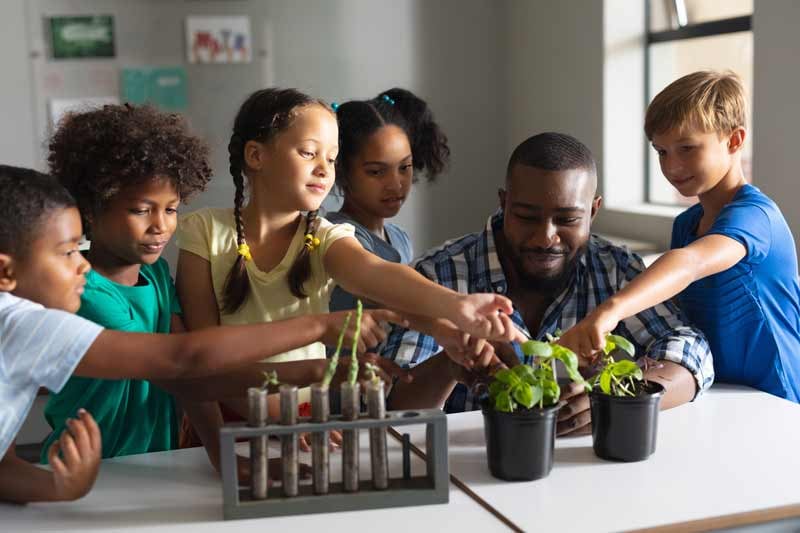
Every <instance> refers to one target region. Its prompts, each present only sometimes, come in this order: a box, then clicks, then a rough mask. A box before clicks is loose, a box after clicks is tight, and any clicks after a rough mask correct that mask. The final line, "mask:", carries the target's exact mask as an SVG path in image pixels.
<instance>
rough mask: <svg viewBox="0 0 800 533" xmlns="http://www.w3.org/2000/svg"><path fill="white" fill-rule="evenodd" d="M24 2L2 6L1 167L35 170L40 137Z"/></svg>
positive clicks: (8, 0) (14, 0) (13, 1)
mask: <svg viewBox="0 0 800 533" xmlns="http://www.w3.org/2000/svg"><path fill="white" fill-rule="evenodd" d="M25 21H26V16H25V2H24V0H6V1H5V2H3V4H2V5H1V6H0V67H2V73H3V75H2V82H0V117H2V119H0V120H1V121H2V122H0V124H2V126H1V127H0V163H2V164H6V165H18V166H32V165H33V164H34V162H35V161H36V155H35V153H36V148H35V146H36V141H35V139H36V136H35V135H34V133H33V132H34V124H33V120H32V116H31V115H32V111H33V98H32V94H31V92H32V91H31V88H32V85H33V84H32V78H31V66H30V65H31V60H30V58H29V51H28V44H27V43H28V36H27V32H26V28H27V25H26V23H25Z"/></svg>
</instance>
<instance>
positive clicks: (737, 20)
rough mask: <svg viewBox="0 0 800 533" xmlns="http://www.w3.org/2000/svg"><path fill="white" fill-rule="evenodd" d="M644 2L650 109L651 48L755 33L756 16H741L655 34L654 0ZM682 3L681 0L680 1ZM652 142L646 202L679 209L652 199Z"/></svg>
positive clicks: (647, 153)
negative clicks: (657, 45)
mask: <svg viewBox="0 0 800 533" xmlns="http://www.w3.org/2000/svg"><path fill="white" fill-rule="evenodd" d="M643 1H644V28H645V44H644V106H645V109H647V106H648V104H649V103H650V100H651V99H652V97H653V96H654V95H651V94H650V93H651V90H652V88H651V87H650V47H651V46H652V45H654V44H659V43H668V42H674V41H683V40H686V39H695V38H698V37H712V36H717V35H725V34H728V33H739V32H745V31H749V32H752V31H753V15H752V14H750V15H741V16H738V17H728V18H723V19H717V20H709V21H705V22H698V23H696V24H686V25H684V26H681V27H679V28H678V29H669V30H661V31H651V29H650V13H651V8H650V6H651V2H653V0H643ZM677 1H680V0H677ZM651 156H652V154H651V151H650V142H649V141H648V140H647V139H645V140H644V202H645V203H646V204H651V205H659V206H667V207H675V205H676V204H674V203H665V202H659V201H655V200H654V199H653V198H652V194H651V192H652V191H651V190H650V177H651V176H650V157H651Z"/></svg>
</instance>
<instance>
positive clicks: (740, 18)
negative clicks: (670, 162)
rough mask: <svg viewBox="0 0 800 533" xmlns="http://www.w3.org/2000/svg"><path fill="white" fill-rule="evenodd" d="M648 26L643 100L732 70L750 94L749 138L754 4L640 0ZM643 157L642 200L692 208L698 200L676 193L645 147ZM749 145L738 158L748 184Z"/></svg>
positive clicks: (723, 0) (718, 0)
mask: <svg viewBox="0 0 800 533" xmlns="http://www.w3.org/2000/svg"><path fill="white" fill-rule="evenodd" d="M644 1H645V20H646V23H647V39H646V42H647V50H646V53H645V95H646V98H647V102H650V100H651V99H652V98H653V96H655V95H656V94H658V93H659V92H660V91H661V90H662V89H663V88H664V87H666V86H667V85H669V84H670V83H671V82H672V81H674V80H676V79H677V78H680V77H681V76H683V75H685V74H689V73H690V72H694V71H697V70H705V69H713V70H732V71H734V72H735V73H737V74H738V75H739V76H740V77H741V79H742V83H743V84H744V86H745V90H746V91H747V96H748V100H749V102H748V116H747V130H748V133H749V134H750V135H752V131H753V124H752V101H753V99H752V93H753V32H752V31H751V24H752V13H753V0H644ZM646 151H647V156H646V158H645V167H646V168H645V185H644V190H645V198H646V201H647V202H648V203H651V204H662V205H690V204H693V203H695V202H696V201H697V199H696V198H684V197H683V196H681V195H680V194H678V192H677V191H675V189H673V188H672V186H670V185H669V183H668V182H667V180H666V179H664V177H663V175H662V174H661V169H660V168H659V165H658V157H656V154H655V151H654V150H653V148H652V147H651V146H650V145H649V143H648V145H647V146H646ZM751 159H752V143H751V142H750V140H749V139H748V141H747V142H746V143H745V147H744V152H743V154H742V166H743V167H744V173H745V178H746V179H747V180H748V181H750V179H751V174H750V168H751Z"/></svg>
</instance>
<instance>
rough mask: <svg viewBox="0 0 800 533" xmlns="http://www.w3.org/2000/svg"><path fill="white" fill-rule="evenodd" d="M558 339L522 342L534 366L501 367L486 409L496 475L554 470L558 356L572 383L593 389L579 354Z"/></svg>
mask: <svg viewBox="0 0 800 533" xmlns="http://www.w3.org/2000/svg"><path fill="white" fill-rule="evenodd" d="M553 341H554V339H551V341H550V342H541V341H527V342H524V343H522V352H523V353H524V354H525V355H528V356H532V357H533V358H534V359H533V360H534V365H535V366H529V365H526V364H520V365H517V366H515V367H512V368H505V369H502V370H499V371H498V372H496V373H495V374H494V376H493V380H492V381H491V383H490V384H489V396H488V398H487V400H486V401H484V403H483V406H482V408H483V409H482V410H483V420H484V431H485V435H486V454H487V457H488V461H489V471H490V472H491V473H492V475H493V476H494V477H496V478H499V479H503V480H507V481H531V480H534V479H539V478H543V477H545V476H547V475H548V474H549V473H550V470H551V469H552V468H553V448H554V446H555V436H556V415H557V414H558V409H559V408H560V407H561V405H560V404H559V398H560V397H561V388H560V387H559V385H558V382H557V381H556V377H555V374H554V372H553V363H554V361H555V360H559V361H561V362H562V363H563V364H564V367H565V368H566V370H567V374H568V375H569V377H570V379H571V380H572V381H574V382H576V383H583V384H584V385H585V386H586V387H587V390H588V388H589V384H588V383H587V382H586V381H585V380H584V379H583V377H582V376H581V374H580V373H579V372H578V357H577V356H576V355H575V354H574V353H573V352H572V351H571V350H569V349H567V348H565V347H563V346H560V345H558V344H555V343H554V342H553Z"/></svg>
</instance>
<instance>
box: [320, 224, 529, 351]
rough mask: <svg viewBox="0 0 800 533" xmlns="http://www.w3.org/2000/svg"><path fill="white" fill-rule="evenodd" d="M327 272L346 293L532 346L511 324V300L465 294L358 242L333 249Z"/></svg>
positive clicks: (347, 241)
mask: <svg viewBox="0 0 800 533" xmlns="http://www.w3.org/2000/svg"><path fill="white" fill-rule="evenodd" d="M324 261H325V268H326V270H327V271H328V272H330V273H331V275H332V276H333V278H334V279H335V280H336V281H337V283H339V284H340V285H341V286H342V288H343V289H344V290H346V291H347V292H350V293H353V294H361V295H363V296H365V297H366V298H368V299H370V300H375V301H378V302H381V303H383V304H384V305H386V306H387V307H391V308H392V309H396V310H398V311H399V312H401V313H410V314H417V315H425V316H428V317H431V318H446V319H448V320H451V321H452V322H453V323H454V324H455V325H456V326H457V327H458V328H459V329H461V330H462V331H464V332H465V333H469V334H470V335H473V336H475V337H480V338H485V339H489V340H503V341H519V342H522V341H524V340H526V338H525V336H524V335H523V334H522V332H520V331H519V330H518V329H517V328H516V326H514V324H513V322H512V321H511V319H510V318H509V315H510V314H511V313H512V312H513V307H512V305H511V300H509V299H508V298H506V297H505V296H502V295H499V294H483V293H480V294H459V293H457V292H455V291H452V290H450V289H447V288H445V287H443V286H441V285H438V284H436V283H434V282H432V281H430V280H429V279H426V278H425V277H424V276H422V275H421V274H420V273H418V272H416V271H415V270H414V269H412V268H410V267H408V266H406V265H400V264H397V263H392V262H389V261H384V260H383V259H381V258H379V257H378V256H376V255H374V254H371V253H369V252H367V251H366V250H364V248H363V247H362V246H361V244H360V243H359V242H358V241H357V240H356V239H354V238H349V237H348V238H342V239H339V240H337V241H336V242H334V243H333V244H331V246H330V248H328V251H327V253H326V254H325V258H324Z"/></svg>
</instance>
